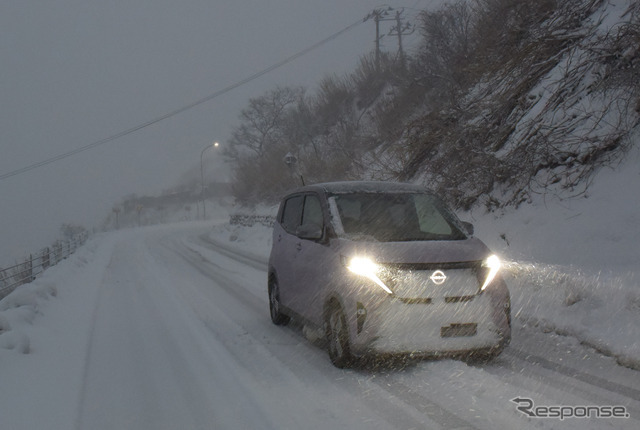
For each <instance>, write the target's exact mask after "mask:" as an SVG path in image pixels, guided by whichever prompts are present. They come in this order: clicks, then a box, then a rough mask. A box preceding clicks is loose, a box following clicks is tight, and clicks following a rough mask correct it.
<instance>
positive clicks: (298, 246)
mask: <svg viewBox="0 0 640 430" xmlns="http://www.w3.org/2000/svg"><path fill="white" fill-rule="evenodd" d="M296 249H297V250H298V251H302V243H300V242H298V243H296Z"/></svg>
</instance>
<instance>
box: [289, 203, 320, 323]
mask: <svg viewBox="0 0 640 430" xmlns="http://www.w3.org/2000/svg"><path fill="white" fill-rule="evenodd" d="M325 215H326V214H325V211H324V210H323V207H322V203H321V200H320V197H319V196H318V195H316V194H306V195H305V198H304V203H303V208H302V220H301V226H302V229H306V231H307V232H308V231H311V230H314V229H313V228H309V226H315V227H317V229H318V230H319V231H320V232H322V233H321V234H322V236H321V237H314V238H306V239H305V238H302V237H298V238H297V241H296V243H295V250H296V256H295V258H294V261H295V269H294V271H293V273H294V277H295V280H294V282H295V284H296V287H295V288H296V289H297V290H298V291H299V298H300V300H299V302H298V303H297V305H298V306H300V307H299V309H297V310H296V311H297V312H298V313H300V314H301V315H302V316H304V318H305V319H307V320H310V321H311V322H313V323H315V324H320V323H321V320H322V315H321V314H322V302H323V297H322V292H323V291H324V288H325V287H326V270H327V265H326V262H327V261H328V259H327V255H326V254H327V253H328V247H327V246H326V245H325V240H324V235H325V234H326V233H325V225H326V221H325V219H326V217H325Z"/></svg>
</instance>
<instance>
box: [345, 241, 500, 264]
mask: <svg viewBox="0 0 640 430" xmlns="http://www.w3.org/2000/svg"><path fill="white" fill-rule="evenodd" d="M336 240H337V241H338V244H337V249H338V250H339V251H340V253H341V254H343V255H345V256H356V255H358V256H367V257H369V258H371V259H373V260H375V261H376V262H378V263H409V264H416V263H449V262H463V261H479V260H484V259H485V258H487V257H488V256H489V254H490V253H491V251H490V250H489V248H487V246H486V245H485V244H484V243H483V242H482V241H481V240H479V239H476V238H470V239H466V240H431V241H409V242H356V241H351V240H348V239H336Z"/></svg>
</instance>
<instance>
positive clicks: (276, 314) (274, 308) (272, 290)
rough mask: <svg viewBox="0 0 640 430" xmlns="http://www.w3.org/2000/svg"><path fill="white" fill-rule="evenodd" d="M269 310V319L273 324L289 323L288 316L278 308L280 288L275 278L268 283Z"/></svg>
mask: <svg viewBox="0 0 640 430" xmlns="http://www.w3.org/2000/svg"><path fill="white" fill-rule="evenodd" d="M269 312H270V314H271V321H272V322H273V323H274V324H275V325H287V324H288V323H289V319H290V318H289V317H288V316H287V315H285V314H283V313H282V311H281V310H280V290H279V289H278V283H277V282H276V281H275V280H273V281H271V282H270V283H269Z"/></svg>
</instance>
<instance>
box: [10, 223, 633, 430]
mask: <svg viewBox="0 0 640 430" xmlns="http://www.w3.org/2000/svg"><path fill="white" fill-rule="evenodd" d="M210 232H211V225H210V224H202V223H192V224H181V225H180V224H178V225H170V226H159V227H151V228H144V229H136V230H130V231H126V232H117V233H112V234H109V235H106V236H102V237H99V238H96V239H93V240H92V241H91V242H90V243H89V244H88V245H87V246H86V247H85V248H86V249H84V250H81V252H79V253H78V255H76V256H74V257H72V258H71V259H70V260H68V261H66V262H65V263H63V264H62V265H61V267H56V268H53V269H51V270H50V271H49V272H47V273H45V275H44V276H43V277H42V278H41V279H38V280H37V281H36V282H35V283H34V284H32V286H30V287H29V288H25V289H24V291H23V292H22V293H20V294H17V293H19V292H16V293H14V294H13V295H11V296H9V297H8V298H7V299H5V301H3V302H2V303H3V306H2V307H1V309H0V310H2V311H4V314H5V316H4V317H3V318H6V319H7V321H9V322H10V323H11V324H10V325H11V326H12V330H10V331H7V332H5V333H3V334H1V335H0V346H3V348H0V366H1V367H0V386H2V389H1V391H0V420H1V422H2V423H3V424H1V425H0V427H1V428H3V429H4V428H7V429H9V428H11V429H35V428H55V429H71V428H76V429H91V430H98V429H150V430H151V429H153V430H158V429H249V428H251V429H263V428H264V429H301V428H305V429H315V428H317V429H329V428H349V429H378V428H379V429H387V428H392V429H396V428H397V429H411V428H416V429H420V428H429V429H439V428H444V429H467V428H468V429H496V428H536V429H538V428H571V429H573V428H575V429H578V428H580V429H585V428H594V429H602V428H616V429H637V428H640V372H638V371H635V370H631V369H628V368H625V367H621V366H619V365H618V364H616V362H615V360H613V359H612V358H608V357H604V356H602V355H600V354H598V353H597V352H595V351H594V350H592V349H590V348H588V347H585V346H583V345H581V344H580V343H579V342H578V341H577V340H576V339H575V338H573V337H566V336H560V335H557V334H554V333H545V332H543V331H542V330H541V329H539V328H536V327H529V326H527V325H525V323H523V322H522V321H519V320H518V319H517V318H516V319H515V321H514V329H515V332H514V336H513V342H512V344H511V345H510V346H509V347H508V348H507V349H506V350H505V352H504V353H503V355H502V356H500V357H499V358H498V359H497V360H495V361H494V362H492V363H490V364H484V365H468V364H466V363H463V362H460V361H453V360H442V361H422V362H409V363H402V364H403V365H402V366H383V367H378V368H361V369H355V370H340V369H336V368H334V367H333V366H332V365H331V363H330V361H329V359H328V357H327V355H326V352H325V351H324V349H323V348H322V346H321V344H320V343H319V342H317V341H316V342H312V341H310V340H308V339H307V338H306V337H305V335H304V334H303V333H304V330H303V328H302V327H300V326H298V325H296V324H292V325H290V326H287V327H276V326H274V325H272V324H271V322H270V319H269V312H268V303H267V294H266V282H265V281H266V255H264V253H263V252H261V250H260V249H257V250H255V249H254V250H251V249H246V248H241V247H238V246H234V245H233V243H231V242H229V241H226V242H223V241H221V240H216V238H215V237H213V236H212V235H211V234H210ZM53 295H55V297H53ZM7 303H9V304H7ZM27 307H28V308H29V309H31V310H33V313H32V314H29V312H28V310H25V308H27ZM8 336H11V337H8ZM3 338H4V340H2V339H3ZM7 339H9V340H10V339H14V340H15V339H23V340H24V339H27V340H26V342H27V343H28V345H29V347H28V348H27V349H26V350H25V351H22V352H28V353H27V354H24V353H21V352H20V351H19V348H10V347H9V346H11V342H9V341H8V340H7ZM396 364H399V363H396ZM516 397H520V398H530V399H532V400H533V401H534V402H535V404H536V406H554V405H558V406H570V405H574V406H575V405H600V406H603V405H622V406H624V407H625V408H626V413H628V414H629V415H630V417H629V418H607V419H594V418H591V419H585V418H569V419H564V420H562V421H560V420H559V419H553V418H531V417H527V416H526V415H525V414H524V413H522V412H520V411H518V410H517V405H516V404H515V403H514V402H512V401H511V399H514V398H516Z"/></svg>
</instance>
